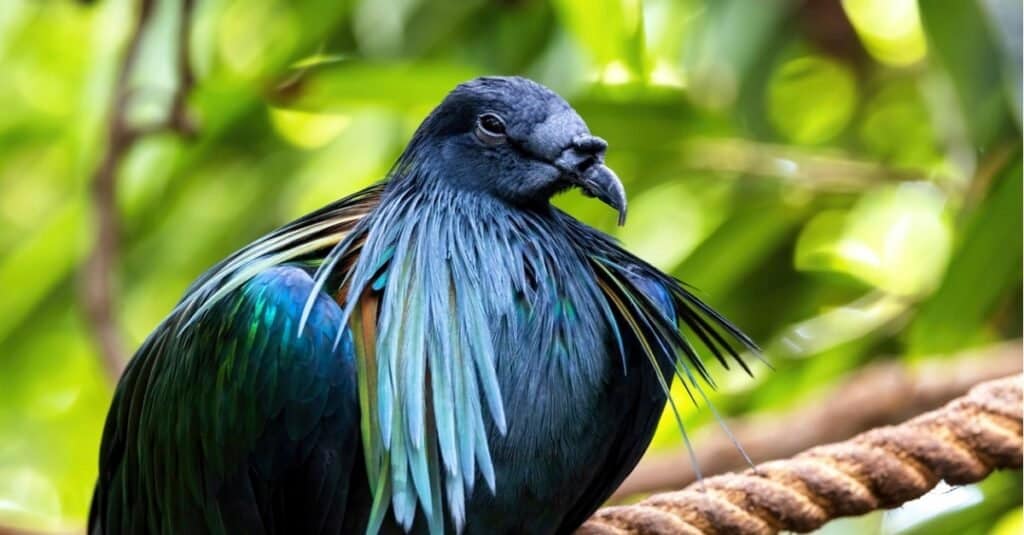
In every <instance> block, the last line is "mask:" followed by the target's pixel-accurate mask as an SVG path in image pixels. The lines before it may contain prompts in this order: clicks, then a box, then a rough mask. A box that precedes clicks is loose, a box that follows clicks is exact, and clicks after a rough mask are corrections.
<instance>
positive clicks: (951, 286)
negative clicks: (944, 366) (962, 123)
mask: <svg viewBox="0 0 1024 535" xmlns="http://www.w3.org/2000/svg"><path fill="white" fill-rule="evenodd" d="M1021 194H1022V190H1021V159H1020V156H1019V155H1018V156H1017V158H1016V160H1015V161H1013V163H1011V164H1010V165H1008V166H1007V167H1006V168H1005V169H1004V170H1003V172H1002V174H1001V176H999V177H998V183H997V184H996V185H995V186H994V188H993V189H992V190H991V192H990V194H989V197H988V198H987V199H986V200H985V202H984V203H983V204H982V205H981V206H980V207H978V209H977V210H976V212H975V214H974V220H973V221H971V223H970V225H969V226H968V228H967V231H966V234H965V236H964V239H963V242H962V243H960V245H959V247H958V248H957V250H956V252H955V254H954V256H953V259H952V261H951V262H950V265H949V269H948V270H947V272H946V274H945V278H944V279H943V280H942V283H941V285H940V286H939V288H938V290H937V291H936V292H935V293H934V294H933V295H932V296H931V298H930V299H929V300H928V301H926V302H925V303H924V305H923V306H922V308H921V311H920V313H919V314H918V315H917V318H916V319H915V320H914V323H913V324H912V325H911V328H910V348H911V350H912V352H913V353H914V354H928V353H944V352H951V351H954V350H957V349H960V348H963V347H965V346H969V345H971V344H972V343H973V342H976V341H977V337H978V336H979V334H980V333H979V331H980V330H981V329H983V327H984V323H985V321H986V319H987V318H988V316H989V314H990V313H991V312H992V310H993V308H994V307H995V306H996V305H997V304H998V303H999V302H1000V300H1001V299H1003V298H1004V297H1005V296H1006V294H1007V292H1008V291H1010V290H1011V289H1012V288H1013V287H1014V286H1019V285H1020V280H1021V279H1020V277H1021Z"/></svg>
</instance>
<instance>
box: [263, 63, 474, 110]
mask: <svg viewBox="0 0 1024 535" xmlns="http://www.w3.org/2000/svg"><path fill="white" fill-rule="evenodd" d="M476 74H477V73H476V72H474V71H473V70H471V69H469V68H466V67H462V66H457V65H453V64H447V63H435V64H428V63H415V64H413V63H366V62H361V61H348V60H334V61H327V62H323V63H318V64H316V65H312V66H304V67H300V68H298V69H297V70H296V71H295V72H293V73H292V75H291V76H290V77H289V78H288V80H286V81H285V82H283V83H281V84H279V85H278V86H277V87H276V88H275V89H274V90H273V92H272V93H271V95H270V98H271V104H272V105H274V106H277V107H281V108H287V109H293V110H302V111H310V112H320V113H326V112H350V111H352V110H353V109H357V108H361V107H376V108H385V109H392V110H399V111H408V110H410V109H430V108H432V107H433V106H436V105H437V103H438V102H440V101H441V99H443V98H444V96H445V95H446V94H448V92H449V91H451V90H452V88H454V87H455V86H456V85H458V84H460V83H462V82H465V81H467V80H469V79H471V78H473V77H474V76H475V75H476Z"/></svg>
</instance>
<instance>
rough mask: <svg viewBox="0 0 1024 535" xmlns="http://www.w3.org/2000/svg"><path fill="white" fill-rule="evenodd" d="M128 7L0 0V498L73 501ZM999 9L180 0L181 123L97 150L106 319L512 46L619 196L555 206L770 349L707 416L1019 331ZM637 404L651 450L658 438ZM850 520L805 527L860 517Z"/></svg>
mask: <svg viewBox="0 0 1024 535" xmlns="http://www.w3.org/2000/svg"><path fill="white" fill-rule="evenodd" d="M180 1H181V0H158V1H157V2H156V6H157V11H156V13H155V15H154V16H155V18H154V19H153V24H152V25H151V26H150V27H149V28H148V30H147V32H146V35H145V39H144V41H143V48H142V51H141V52H142V56H141V66H142V68H139V69H136V70H135V71H134V72H133V74H132V79H131V85H132V88H133V92H132V98H131V100H130V103H129V104H130V109H129V110H128V111H129V114H128V115H129V118H130V120H131V121H133V122H134V123H138V124H148V123H151V122H152V121H153V120H154V118H158V117H160V116H161V114H162V113H163V110H165V109H166V108H167V107H168V106H169V104H170V101H171V98H172V95H173V93H174V89H175V84H176V83H177V82H176V80H175V75H174V67H173V66H174V64H175V61H176V57H175V51H176V50H177V43H176V35H177V34H176V32H175V31H174V28H175V25H176V24H177V22H176V20H177V17H178V16H179V9H178V6H179V5H180ZM136 4H137V2H134V1H130V0H102V1H96V2H71V1H69V0H13V1H6V2H3V3H0V62H2V63H0V64H2V65H3V67H4V68H3V69H0V100H2V101H3V102H4V104H5V106H4V108H5V111H4V112H3V113H0V250H2V251H3V255H2V257H0V287H2V288H3V289H4V290H3V293H2V296H3V297H2V298H0V522H2V523H10V524H17V525H25V526H28V527H33V528H62V527H69V526H70V527H74V526H79V525H81V523H82V522H83V519H84V517H85V514H86V511H87V507H88V500H89V496H90V493H91V485H92V481H93V479H94V477H95V470H96V454H97V448H98V443H99V434H100V430H101V427H102V422H103V417H104V415H105V411H106V408H107V405H108V403H109V400H110V395H111V388H112V384H111V381H110V379H109V378H108V377H106V376H105V375H104V372H103V368H102V366H101V365H100V363H99V362H100V361H99V357H98V355H97V350H96V349H95V346H94V344H93V341H92V339H91V337H90V333H89V331H88V328H87V324H88V323H87V322H86V321H85V316H84V311H83V308H82V307H81V306H80V305H79V303H78V296H79V294H80V292H79V291H78V290H77V288H76V286H77V283H78V278H77V275H76V274H77V273H78V272H79V269H80V267H81V265H82V262H83V259H84V258H85V257H86V255H87V253H88V251H89V248H90V247H91V244H92V236H93V233H94V230H95V229H94V218H93V215H92V212H91V208H90V205H89V183H88V181H89V177H90V175H91V173H92V171H93V170H94V168H95V167H96V166H97V165H98V164H99V162H98V159H99V156H100V154H101V152H102V149H103V145H104V143H105V139H104V137H103V135H101V133H102V132H103V124H104V121H105V120H106V116H107V111H108V109H109V105H110V104H109V103H110V102H111V89H112V87H113V84H114V80H115V77H116V74H117V68H118V64H119V61H120V58H121V54H122V53H123V47H124V45H125V42H126V40H127V38H128V36H129V32H130V30H131V28H132V26H133V24H134V21H135V7H136ZM1020 17H1021V5H1020V3H1019V2H1015V1H1013V0H1004V1H999V0H993V1H983V0H921V1H920V3H915V2H913V1H912V0H845V1H843V2H796V1H786V0H777V1H772V2H746V1H743V0H717V1H713V0H705V1H701V0H644V1H641V0H602V1H600V2H590V1H585V0H551V1H544V0H489V1H485V0H469V1H462V2H456V1H445V0H392V1H388V2H378V1H372V0H348V1H344V2H329V1H326V0H303V1H301V2H290V1H285V0H244V1H243V0H202V1H200V2H198V11H197V13H196V20H195V25H194V30H193V34H192V40H191V45H192V54H191V57H190V58H189V59H190V60H191V62H192V64H193V65H194V67H195V69H196V72H197V76H198V81H197V85H196V87H195V89H194V90H193V91H192V94H191V95H190V98H189V101H188V105H189V109H190V112H191V113H192V114H193V115H194V116H195V118H196V120H197V122H198V125H199V135H198V137H197V138H195V139H194V140H183V139H180V138H178V137H176V136H174V135H169V134H158V135H154V136H149V137H147V138H145V139H144V140H143V141H142V142H141V143H140V144H138V145H137V146H136V147H135V148H134V150H132V151H131V152H130V154H129V155H128V156H127V158H126V159H125V161H123V162H122V165H121V168H120V173H119V192H118V203H119V206H120V211H121V212H120V215H121V217H122V218H123V225H124V228H123V232H122V243H121V247H122V253H123V254H122V258H121V266H120V273H119V280H120V284H119V289H120V296H119V308H118V312H119V318H120V327H121V328H122V330H123V331H124V332H125V333H126V336H127V338H128V340H129V343H130V344H131V346H132V347H135V346H137V345H138V344H139V343H140V342H141V340H142V339H143V338H144V337H145V336H146V334H147V333H148V332H149V331H150V330H151V329H152V328H153V327H154V326H155V324H156V323H157V322H158V321H160V319H161V318H162V317H163V315H164V314H166V313H167V311H169V310H170V308H171V307H172V306H173V304H174V303H175V302H176V300H177V299H178V298H179V296H180V295H181V294H182V292H183V291H184V289H185V287H186V286H187V285H188V284H189V282H190V281H191V280H192V279H194V278H195V277H196V276H197V275H198V274H199V273H201V272H202V271H203V270H204V269H206V268H207V267H209V266H210V265H212V264H213V263H214V262H215V261H217V260H218V259H220V258H222V257H224V256H225V255H226V254H228V253H230V252H231V251H233V250H234V249H236V248H238V247H240V246H241V245H243V244H244V243H246V242H248V241H249V240H251V239H254V238H256V237H257V236H259V235H261V234H262V233H264V232H266V231H268V230H270V229H272V228H273V227H275V226H276V225H280V224H282V223H284V222H286V221H288V220H290V219H292V218H294V217H296V216H299V215H301V214H303V213H305V212H307V211H309V210H312V209H315V208H317V207H319V206H321V205H323V204H325V203H327V202H329V201H331V200H333V199H335V198H338V197H340V196H342V195H345V194H347V193H349V192H352V191H355V190H357V189H359V188H362V187H364V186H366V185H368V184H370V183H372V182H374V181H376V180H378V179H379V178H381V177H382V176H383V175H384V174H385V173H386V172H387V170H388V168H389V166H390V164H391V162H392V161H393V160H394V158H395V157H396V155H397V154H398V152H399V151H400V150H401V148H402V146H403V144H404V142H405V140H407V139H408V137H409V136H410V134H411V132H412V129H413V128H415V126H416V125H417V124H418V122H419V120H420V119H421V118H422V117H423V116H424V115H425V114H426V113H427V112H428V111H429V109H430V108H431V106H432V105H433V104H435V103H436V102H437V101H438V100H439V99H440V98H441V97H442V96H443V95H444V94H445V92H446V91H447V90H448V89H450V88H451V87H452V86H453V85H454V84H456V83H458V82H460V81H462V80H465V79H467V78H469V77H472V76H475V75H478V74H487V73H519V74H524V75H527V76H530V77H533V78H535V79H537V80H539V81H541V82H543V83H545V84H547V85H549V86H551V87H553V88H554V89H556V90H558V91H559V92H561V93H562V94H564V95H565V96H567V97H568V98H569V99H570V100H571V101H572V102H573V104H574V105H575V106H576V107H577V109H578V110H579V111H580V112H581V114H582V115H583V116H584V117H585V118H586V119H587V121H588V123H589V124H590V126H591V129H592V130H593V131H594V132H595V133H596V134H598V135H600V136H602V137H605V138H606V139H608V141H609V142H610V145H611V150H610V154H609V163H610V165H611V167H613V168H615V169H616V170H617V172H618V174H619V176H620V177H622V178H623V180H624V181H625V183H626V186H627V190H628V191H629V193H630V197H631V208H630V220H629V222H628V224H627V225H626V226H625V227H623V228H615V226H614V214H612V213H610V211H608V210H606V209H605V208H604V207H603V206H601V205H600V204H599V203H594V202H590V201H588V200H586V199H584V198H582V197H580V196H579V195H577V194H568V195H566V196H564V197H562V198H559V199H558V201H557V203H558V204H559V205H560V206H562V207H564V208H566V209H567V210H569V211H570V212H572V213H573V214H575V215H576V216H577V217H580V218H581V219H583V220H585V221H587V222H588V223H591V224H593V225H596V226H599V227H600V228H602V229H604V230H606V231H609V232H611V233H613V234H615V235H617V236H618V237H620V238H621V239H622V240H623V241H624V242H625V243H626V245H627V246H628V247H630V248H631V249H633V250H635V251H636V252H638V253H640V254H641V255H642V256H644V257H646V258H648V259H650V260H651V261H653V262H654V263H656V264H657V265H658V266H659V267H661V268H663V269H665V270H667V271H670V272H672V273H674V274H676V275H677V276H679V277H681V278H683V279H684V280H686V281H687V282H689V283H690V284H692V285H694V286H695V287H696V288H698V290H699V291H700V293H701V294H702V295H703V296H704V297H706V298H707V299H708V300H709V301H710V302H711V303H713V304H715V305H716V306H718V307H720V308H721V309H722V310H723V312H725V313H726V315H727V316H729V317H731V318H733V319H734V320H735V321H736V322H737V323H738V324H739V325H741V326H743V327H744V328H745V329H747V330H748V331H749V332H750V333H751V334H752V335H754V337H755V338H756V339H757V340H759V341H760V342H761V343H762V344H763V345H764V347H765V348H766V355H767V359H768V360H769V361H770V362H771V363H772V364H773V366H774V367H775V371H769V370H767V369H765V368H764V367H760V368H758V369H757V370H756V371H757V374H756V377H755V378H754V379H747V378H745V377H744V376H742V375H738V374H735V373H730V374H727V375H726V376H725V377H724V379H723V380H722V381H721V384H722V388H721V389H720V390H719V392H717V393H716V394H715V396H714V398H715V399H716V401H717V403H718V407H719V408H720V409H721V410H722V411H723V412H724V413H725V414H726V415H737V414H743V413H747V412H753V411H759V410H764V409H769V408H785V407H789V406H793V405H796V404H799V403H802V402H807V400H809V399H813V396H815V395H819V394H820V393H821V392H823V391H827V388H828V386H829V385H830V384H831V383H832V382H833V381H834V380H835V379H836V378H838V377H839V376H841V375H843V374H846V373H848V372H850V371H851V370H854V369H856V368H858V367H861V366H863V365H864V364H865V363H866V362H869V361H871V360H874V359H878V358H883V357H881V355H894V356H893V357H891V358H902V359H908V360H910V359H921V358H929V359H935V358H942V357H941V355H943V354H947V353H949V352H952V351H956V350H959V349H963V348H967V347H971V346H975V345H980V344H985V343H988V342H992V341H996V340H1001V339H1007V338H1014V337H1019V336H1020V333H1021V329H1020V324H1021V298H1020V293H1021V269H1022V263H1021V256H1022V253H1021V243H1022V237H1021V210H1022V208H1021V134H1020V132H1021V115H1020V114H1021V102H1020V98H1021V89H1020V81H1021V36H1020V33H1019V32H1020V26H1019V20H1020ZM1014 21H1017V22H1016V23H1015V22H1014ZM677 395H680V396H685V395H684V394H682V392H677ZM680 399H681V400H683V399H685V398H684V397H681V398H680ZM680 406H685V404H682V403H681V404H680ZM687 420H688V422H689V423H690V425H692V426H700V425H704V424H707V423H708V420H709V415H708V414H707V411H698V410H696V409H693V408H690V409H689V411H688V412H687ZM794 425H799V423H798V422H794ZM662 427H663V429H659V433H658V435H657V437H656V439H655V445H654V447H655V448H658V449H665V448H678V447H679V444H680V440H679V437H678V434H677V432H676V431H675V430H674V429H673V427H672V425H670V424H668V425H664V426H662ZM782 432H785V430H780V433H782ZM683 459H684V458H683V456H682V455H680V462H685V461H684V460H683ZM1010 477H1011V480H1012V481H1016V482H1018V483H1012V484H1010V485H1005V484H1004V487H1002V488H1008V487H1010V488H1012V487H1014V486H1016V487H1017V488H1018V489H1019V475H1012V476H1010ZM1004 483H1005V482H1004ZM997 484H1003V483H999V482H998V481H997V482H995V483H991V484H987V485H988V486H987V487H986V486H984V485H983V486H981V487H979V488H980V490H978V491H977V493H978V495H979V496H981V498H979V499H980V500H982V502H983V503H985V504H987V505H986V506H985V507H983V508H981V509H979V508H977V507H974V508H967V509H965V510H964V511H966V512H963V511H960V510H951V511H950V512H948V515H952V516H951V518H956V516H957V515H961V514H963V515H969V516H966V517H964V518H965V519H969V524H970V525H971V526H972V529H973V530H975V531H972V533H973V532H978V533H984V532H987V531H988V530H989V529H990V528H991V529H993V530H995V531H993V532H999V533H1009V532H1010V531H1012V529H1013V528H1012V526H1013V522H1014V520H1013V519H1014V517H1018V520H1019V509H1017V512H1013V508H1014V507H1015V504H1016V505H1019V503H1020V500H1019V495H1016V496H1017V498H1016V499H1014V500H1012V501H1007V500H1005V499H1003V498H1002V497H1000V496H1003V497H1005V493H993V492H992V491H991V487H993V486H994V485H997ZM991 496H996V497H995V498H992V499H990V497H991ZM978 511H981V512H980V513H979V512H978ZM928 514H931V513H930V512H929V513H928ZM922 516H928V515H922ZM920 521H921V518H918V519H917V521H916V522H918V524H920ZM855 522H860V523H859V524H857V523H854V522H851V523H849V524H844V523H843V522H839V523H836V524H834V525H833V526H830V527H829V528H828V531H830V532H844V531H843V530H847V531H848V532H857V531H858V530H859V529H881V528H879V527H878V521H877V518H876V519H875V520H872V519H871V518H866V519H860V520H857V521H855ZM865 522H867V523H868V524H865ZM963 522H964V520H960V521H952V520H949V521H947V520H944V521H942V522H933V523H930V524H920V525H918V526H917V527H914V522H911V523H910V524H908V527H907V528H906V529H908V530H911V531H913V530H915V529H925V528H927V529H926V531H927V532H928V533H940V532H950V533H952V532H958V531H957V529H958V528H956V527H955V526H962V525H964V524H963ZM997 524H998V525H997ZM866 525H869V527H868V528H865V526H866ZM1017 525H1018V526H1019V522H1018V524H1017ZM922 526H925V527H922ZM993 526H996V527H993ZM1008 526H1009V527H1008ZM950 530H953V531H950ZM1008 530H1009V531H1008ZM913 532H916V531H913ZM922 532H924V531H922Z"/></svg>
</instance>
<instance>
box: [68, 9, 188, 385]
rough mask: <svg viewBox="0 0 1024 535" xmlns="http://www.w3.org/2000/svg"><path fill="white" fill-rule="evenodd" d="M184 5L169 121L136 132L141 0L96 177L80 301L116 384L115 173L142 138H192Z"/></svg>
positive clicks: (120, 365) (143, 17)
mask: <svg viewBox="0 0 1024 535" xmlns="http://www.w3.org/2000/svg"><path fill="white" fill-rule="evenodd" d="M181 2H182V3H181V20H180V21H179V32H178V41H179V42H178V58H177V71H178V87H177V89H176V90H175V92H174V96H173V97H172V100H171V105H170V110H169V111H168V114H167V118H166V120H165V121H163V122H161V123H159V124H157V125H152V126H149V127H135V126H132V125H130V124H129V121H128V109H129V106H130V104H131V96H132V90H131V87H130V80H131V73H132V71H133V69H134V68H135V66H136V63H137V62H138V58H139V54H140V51H141V48H142V38H143V35H144V34H145V31H146V28H147V26H148V24H149V22H150V20H151V19H152V16H153V11H154V9H155V2H154V0H141V1H140V2H139V9H138V16H137V19H136V23H135V26H134V27H133V28H132V33H131V36H130V37H129V40H128V45H127V48H126V50H125V52H124V56H123V57H122V58H121V64H120V66H119V68H118V72H117V80H116V82H115V85H114V96H113V102H112V103H111V108H110V116H109V119H108V122H107V130H106V147H105V149H104V152H103V156H102V158H101V159H100V163H99V166H98V167H97V168H96V171H95V172H94V173H93V175H92V181H91V184H92V189H91V198H92V204H93V210H94V212H95V214H96V237H95V242H94V244H93V249H92V251H91V253H90V255H89V258H88V259H87V260H86V262H85V265H84V266H83V276H82V278H83V281H82V282H83V288H82V297H81V299H82V303H83V305H84V308H85V314H86V317H87V320H88V323H89V327H90V329H91V331H92V335H93V338H94V339H95V341H96V344H97V346H98V347H99V350H100V355H101V357H102V359H103V364H104V367H105V368H106V370H107V373H108V374H109V375H110V376H111V377H112V378H114V379H117V378H118V377H120V376H121V372H122V370H123V369H124V366H125V364H126V363H127V355H126V353H125V348H124V342H123V340H122V338H121V333H120V328H119V327H118V321H117V314H116V313H115V306H114V303H115V302H116V301H117V295H118V290H117V282H116V280H115V274H116V271H117V263H118V258H119V249H120V244H119V242H120V221H119V217H118V211H117V171H118V169H119V167H120V164H121V162H122V160H123V159H124V157H125V156H126V155H127V154H128V153H129V152H130V151H131V149H132V148H133V147H134V146H135V144H136V143H137V142H138V141H139V140H140V139H141V138H143V137H144V136H147V135H151V134H155V133H159V132H165V131H168V132H176V133H178V134H181V135H182V136H184V137H192V136H194V135H195V131H196V129H195V125H194V124H193V122H192V121H191V119H190V118H189V116H188V113H187V109H186V100H187V99H188V94H189V92H190V91H191V90H192V87H193V86H194V84H195V75H194V73H193V71H192V67H191V61H190V48H189V47H190V44H189V43H190V40H191V39H190V32H191V30H190V28H191V26H192V17H193V14H194V11H195V0H181Z"/></svg>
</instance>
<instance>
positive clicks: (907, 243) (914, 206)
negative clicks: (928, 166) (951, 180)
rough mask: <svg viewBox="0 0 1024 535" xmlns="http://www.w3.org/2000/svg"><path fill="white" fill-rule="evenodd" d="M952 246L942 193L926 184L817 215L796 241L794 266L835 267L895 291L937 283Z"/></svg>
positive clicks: (917, 290)
mask: <svg viewBox="0 0 1024 535" xmlns="http://www.w3.org/2000/svg"><path fill="white" fill-rule="evenodd" d="M951 245H952V235H951V229H950V227H949V221H948V220H947V217H946V215H945V198H944V196H943V195H942V194H941V193H940V192H939V191H938V190H937V189H935V188H934V186H931V185H930V184H927V183H907V184H903V185H901V186H899V187H895V188H883V189H879V190H876V191H874V192H872V193H869V194H867V195H865V196H864V197H863V198H862V199H861V200H860V201H859V202H858V203H857V204H856V205H855V206H854V207H853V209H852V210H850V211H849V212H848V213H846V212H837V211H828V212H822V213H820V214H818V215H817V216H815V217H814V218H813V219H812V220H811V221H810V222H809V223H808V224H807V226H806V227H805V228H804V230H803V232H802V233H801V235H800V238H799V240H798V241H797V247H796V257H795V263H796V267H797V269H802V270H808V271H835V272H839V273H844V274H846V275H850V276H852V277H855V278H857V279H859V280H861V281H863V282H865V283H867V284H869V285H872V286H874V287H876V288H879V289H881V290H883V291H886V292H888V293H891V294H893V295H898V296H907V297H913V296H920V295H922V294H924V293H926V292H929V291H931V290H932V289H933V288H934V287H935V285H936V284H938V282H939V279H940V277H941V276H942V273H943V272H944V270H945V267H946V262H947V260H948V258H949V251H950V247H951Z"/></svg>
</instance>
